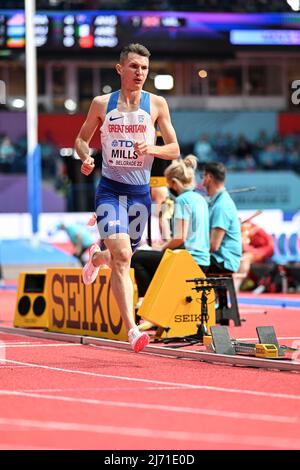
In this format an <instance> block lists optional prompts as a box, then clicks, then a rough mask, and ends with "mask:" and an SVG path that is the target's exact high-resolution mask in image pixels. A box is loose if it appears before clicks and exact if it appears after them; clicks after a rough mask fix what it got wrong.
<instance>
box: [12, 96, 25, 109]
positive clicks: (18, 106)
mask: <svg viewBox="0 0 300 470" xmlns="http://www.w3.org/2000/svg"><path fill="white" fill-rule="evenodd" d="M11 105H12V107H13V108H16V109H22V108H24V106H25V101H24V100H23V99H22V98H15V99H14V100H12V103H11Z"/></svg>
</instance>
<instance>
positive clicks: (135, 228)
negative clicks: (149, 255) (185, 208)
mask: <svg viewBox="0 0 300 470" xmlns="http://www.w3.org/2000/svg"><path fill="white" fill-rule="evenodd" d="M95 205H96V214H97V225H98V230H99V234H100V238H101V240H105V238H107V237H109V236H110V235H113V234H116V233H127V234H128V235H129V237H130V243H131V248H132V251H135V249H136V247H137V245H138V244H139V242H140V240H141V238H142V235H143V233H144V230H145V227H146V224H147V222H148V218H149V216H150V213H151V196H150V188H149V185H148V184H143V185H131V184H124V183H119V182H118V181H113V180H110V179H108V178H106V177H105V176H102V178H101V180H100V183H99V185H98V187H97V190H96V197H95Z"/></svg>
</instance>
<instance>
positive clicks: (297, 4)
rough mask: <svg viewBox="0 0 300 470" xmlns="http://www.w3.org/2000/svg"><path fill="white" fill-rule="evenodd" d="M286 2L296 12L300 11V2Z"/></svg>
mask: <svg viewBox="0 0 300 470" xmlns="http://www.w3.org/2000/svg"><path fill="white" fill-rule="evenodd" d="M286 1H287V3H288V4H289V5H290V7H291V9H292V10H294V11H299V10H300V0H286Z"/></svg>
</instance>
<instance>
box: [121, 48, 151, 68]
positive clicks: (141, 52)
mask: <svg viewBox="0 0 300 470" xmlns="http://www.w3.org/2000/svg"><path fill="white" fill-rule="evenodd" d="M130 52H133V53H134V54H138V55H141V56H143V57H148V58H149V57H150V55H151V53H150V51H148V49H147V48H146V47H145V46H143V45H142V44H138V43H136V44H134V43H131V44H128V46H125V47H124V48H123V49H122V51H121V54H120V63H121V64H122V63H123V62H124V60H125V59H127V57H128V54H129V53H130Z"/></svg>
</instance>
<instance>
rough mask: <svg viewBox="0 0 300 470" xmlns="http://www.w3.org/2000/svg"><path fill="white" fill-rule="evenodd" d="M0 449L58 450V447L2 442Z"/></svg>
mask: <svg viewBox="0 0 300 470" xmlns="http://www.w3.org/2000/svg"><path fill="white" fill-rule="evenodd" d="M5 429H6V428H5ZM6 430H7V429H6ZM0 450H58V448H57V447H39V446H33V445H32V446H28V445H26V444H4V443H3V444H0Z"/></svg>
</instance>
